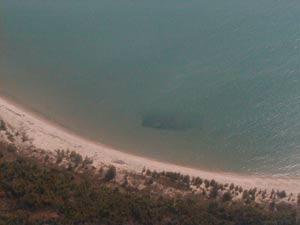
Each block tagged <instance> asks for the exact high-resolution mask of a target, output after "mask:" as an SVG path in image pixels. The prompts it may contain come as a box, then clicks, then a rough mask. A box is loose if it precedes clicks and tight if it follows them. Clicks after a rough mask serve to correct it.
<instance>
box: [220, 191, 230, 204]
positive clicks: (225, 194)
mask: <svg viewBox="0 0 300 225" xmlns="http://www.w3.org/2000/svg"><path fill="white" fill-rule="evenodd" d="M231 199H232V197H231V194H230V192H229V191H227V192H225V193H224V194H223V196H222V201H223V202H228V201H231Z"/></svg>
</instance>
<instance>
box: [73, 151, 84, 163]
mask: <svg viewBox="0 0 300 225" xmlns="http://www.w3.org/2000/svg"><path fill="white" fill-rule="evenodd" d="M70 160H71V162H73V163H75V165H76V166H77V165H79V164H80V163H81V162H82V156H81V155H80V154H78V153H77V152H75V151H72V152H71V154H70Z"/></svg>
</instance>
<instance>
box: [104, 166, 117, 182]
mask: <svg viewBox="0 0 300 225" xmlns="http://www.w3.org/2000/svg"><path fill="white" fill-rule="evenodd" d="M116 175H117V170H116V167H115V166H110V167H109V168H108V170H107V171H106V173H105V176H104V181H105V182H109V181H111V180H112V179H114V178H115V177H116Z"/></svg>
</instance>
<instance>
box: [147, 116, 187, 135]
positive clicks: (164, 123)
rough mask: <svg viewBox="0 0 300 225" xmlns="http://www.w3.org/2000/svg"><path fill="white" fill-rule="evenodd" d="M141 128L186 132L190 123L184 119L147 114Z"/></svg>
mask: <svg viewBox="0 0 300 225" xmlns="http://www.w3.org/2000/svg"><path fill="white" fill-rule="evenodd" d="M142 126H143V127H148V128H153V129H159V130H177V131H180V130H186V129H188V128H191V127H192V126H191V123H190V122H189V121H188V120H185V119H184V118H181V117H178V116H174V115H163V114H149V115H145V116H144V117H143V119H142Z"/></svg>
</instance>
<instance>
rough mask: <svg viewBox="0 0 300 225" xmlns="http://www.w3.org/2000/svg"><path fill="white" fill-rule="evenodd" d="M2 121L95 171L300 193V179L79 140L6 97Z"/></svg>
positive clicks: (38, 145) (1, 108)
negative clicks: (186, 163)
mask: <svg viewBox="0 0 300 225" xmlns="http://www.w3.org/2000/svg"><path fill="white" fill-rule="evenodd" d="M0 118H1V119H3V120H4V121H5V122H6V123H7V125H8V126H9V127H10V128H11V129H13V130H16V131H20V132H25V133H26V134H27V135H28V137H29V138H30V139H31V140H32V144H33V145H34V146H35V147H36V148H41V149H44V150H47V151H55V150H57V149H69V150H75V151H76V152H78V153H80V154H82V155H83V156H88V157H92V158H93V160H94V165H95V166H96V167H97V166H100V165H103V164H113V165H115V166H116V167H117V168H118V169H120V170H127V171H133V172H141V171H142V170H143V168H147V169H150V170H156V171H172V172H180V173H182V174H186V175H190V176H199V177H201V178H203V179H215V180H216V181H218V182H220V183H234V184H236V185H240V186H242V187H243V188H254V187H257V188H258V189H267V190H269V191H270V190H272V189H274V190H285V191H287V192H288V193H289V192H292V193H294V194H298V193H299V192H300V178H294V177H287V178H276V177H271V176H268V177H259V176H254V175H253V176H251V175H240V174H234V173H226V172H211V171H205V170H198V169H192V168H188V167H183V166H178V165H174V164H170V163H164V162H159V161H156V160H152V159H147V158H143V157H139V156H135V155H131V154H127V153H124V152H122V151H120V150H117V149H113V148H111V147H109V146H105V145H103V144H101V143H97V142H94V141H91V140H88V139H86V138H83V137H80V136H79V135H76V134H74V133H72V132H71V131H68V130H67V129H65V128H63V127H61V126H59V125H57V124H55V123H53V122H51V121H48V120H46V119H44V118H42V117H41V116H39V115H37V114H36V113H32V112H30V111H28V110H25V109H24V108H22V107H20V106H18V105H17V104H15V103H14V102H12V101H11V100H9V99H7V98H5V97H0Z"/></svg>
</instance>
